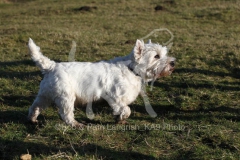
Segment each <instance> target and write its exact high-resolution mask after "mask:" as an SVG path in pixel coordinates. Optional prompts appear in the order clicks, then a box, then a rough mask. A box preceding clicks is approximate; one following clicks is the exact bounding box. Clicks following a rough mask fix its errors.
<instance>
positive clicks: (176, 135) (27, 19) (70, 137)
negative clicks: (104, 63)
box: [0, 0, 240, 160]
mask: <svg viewBox="0 0 240 160" xmlns="http://www.w3.org/2000/svg"><path fill="white" fill-rule="evenodd" d="M83 6H87V7H83ZM157 6H158V7H157ZM239 15H240V2H239V1H237V0H217V1H215V0H191V1H188V0H151V1H144V0H131V1H127V0H81V1H77V0H69V1H65V0H58V1H57V0H31V1H30V0H29V1H28V0H11V1H10V0H0V55H1V56H0V159H19V157H20V155H21V154H27V153H29V154H31V155H32V159H164V160H165V159H178V160H180V159H183V160H185V159H206V160H209V159H240V105H239V104H240V52H239V50H240V39H239V36H240V27H239V26H240V21H239ZM158 28H168V29H169V30H170V31H171V32H172V33H173V35H174V40H173V46H172V48H171V50H170V53H169V54H170V55H171V56H174V57H176V58H177V65H176V70H175V71H174V73H173V74H172V75H171V76H170V77H165V78H162V79H159V80H158V81H156V82H155V83H154V87H153V89H152V90H150V87H149V86H148V87H147V95H148V97H149V100H150V103H151V105H152V106H153V108H154V110H155V111H156V112H157V114H158V116H157V117H156V118H151V117H150V116H149V115H148V114H147V112H146V110H145V107H144V103H143V100H142V98H141V97H139V98H138V99H137V100H136V101H135V102H134V103H133V104H132V105H131V106H130V107H131V109H132V115H131V116H130V118H129V120H128V122H129V124H128V125H115V124H114V119H113V118H112V115H111V110H110V107H109V106H108V105H107V104H106V103H103V104H100V105H98V106H96V107H95V109H94V112H95V114H96V117H95V119H93V120H89V119H88V118H87V117H86V115H85V107H84V106H83V107H79V108H76V112H75V115H76V119H77V120H78V121H85V122H87V123H89V125H88V127H87V128H85V129H84V130H82V131H81V130H76V129H74V128H70V127H68V126H66V125H65V124H64V123H63V121H62V120H61V119H60V117H59V115H58V112H57V109H56V107H54V106H52V107H49V108H48V109H46V110H45V111H44V112H43V113H42V114H41V115H40V116H39V120H40V123H39V124H38V125H31V124H29V123H28V122H27V118H26V117H27V114H28V108H29V106H30V105H31V104H32V102H33V100H34V97H35V96H36V94H37V92H38V88H39V83H40V81H41V79H42V77H43V75H42V74H41V72H40V71H39V68H37V67H36V66H35V64H34V63H33V62H32V61H31V59H30V56H29V54H28V49H27V45H26V44H27V41H28V38H29V37H31V38H32V39H33V40H34V41H35V42H36V43H37V44H38V45H39V46H41V49H42V52H43V53H44V54H45V55H46V56H48V57H50V58H51V59H54V60H56V61H68V53H69V51H70V49H71V44H72V41H75V42H76V44H77V48H76V49H77V52H76V56H75V59H76V61H91V62H94V61H99V60H103V59H110V58H113V57H116V56H123V55H126V54H128V53H130V52H131V50H132V48H133V46H134V43H135V41H136V39H138V38H141V37H144V36H145V35H147V34H148V33H150V32H151V31H152V30H154V29H158ZM150 38H151V39H152V41H153V42H158V43H160V44H161V43H163V42H166V41H167V40H168V39H169V38H170V36H169V34H168V33H167V32H160V33H159V34H158V35H157V36H152V37H150Z"/></svg>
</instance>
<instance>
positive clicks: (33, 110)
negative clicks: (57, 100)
mask: <svg viewBox="0 0 240 160" xmlns="http://www.w3.org/2000/svg"><path fill="white" fill-rule="evenodd" d="M50 104H51V101H50V100H49V99H47V98H46V97H44V96H41V95H38V96H37V98H36V99H35V100H34V102H33V104H32V106H31V107H30V108H29V113H28V119H29V120H30V121H31V122H33V123H37V117H38V115H39V114H40V112H41V111H42V110H43V109H45V108H47V107H48V106H49V105H50Z"/></svg>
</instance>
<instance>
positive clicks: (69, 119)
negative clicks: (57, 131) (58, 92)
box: [55, 94, 84, 128]
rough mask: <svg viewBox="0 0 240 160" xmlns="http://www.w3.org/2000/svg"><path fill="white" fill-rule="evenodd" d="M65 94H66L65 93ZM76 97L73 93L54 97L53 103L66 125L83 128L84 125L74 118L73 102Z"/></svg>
mask: <svg viewBox="0 0 240 160" xmlns="http://www.w3.org/2000/svg"><path fill="white" fill-rule="evenodd" d="M65 95H67V94H65ZM75 100H76V97H75V96H73V95H69V96H65V97H59V98H56V99H55V103H56V105H57V106H58V108H59V114H60V116H61V118H62V119H63V121H64V122H65V123H67V124H68V125H71V126H72V127H76V128H83V127H84V125H83V124H81V123H79V122H78V121H76V120H75V118H74V113H73V112H74V102H75Z"/></svg>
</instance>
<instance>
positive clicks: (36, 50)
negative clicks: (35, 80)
mask: <svg viewBox="0 0 240 160" xmlns="http://www.w3.org/2000/svg"><path fill="white" fill-rule="evenodd" d="M28 48H29V51H30V55H31V58H32V60H33V61H34V62H35V63H36V65H37V66H38V67H39V68H40V69H41V71H42V73H43V74H44V73H46V72H48V71H50V70H51V69H52V68H53V67H54V66H55V62H54V61H52V60H50V59H49V58H47V57H45V56H44V55H43V54H42V53H41V52H40V47H38V46H37V45H36V44H35V43H34V42H33V40H32V39H31V38H29V41H28Z"/></svg>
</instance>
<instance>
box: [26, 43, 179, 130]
mask: <svg viewBox="0 0 240 160" xmlns="http://www.w3.org/2000/svg"><path fill="white" fill-rule="evenodd" d="M28 47H29V50H30V54H31V57H32V59H33V61H34V62H35V63H36V65H37V66H38V67H39V68H40V69H41V71H42V73H43V74H44V78H43V80H42V81H41V84H40V89H39V92H38V95H37V97H36V99H35V101H34V102H33V104H32V106H31V107H30V108H29V115H28V118H29V120H31V121H32V122H37V117H38V115H39V114H40V112H41V110H43V109H45V108H46V107H47V106H49V105H50V104H51V103H55V104H56V105H57V107H58V109H59V113H60V115H61V117H62V119H63V120H64V121H65V122H66V123H67V124H69V125H71V126H73V127H82V126H83V124H81V123H79V122H77V121H76V120H75V119H74V113H73V112H74V105H75V104H77V103H82V104H86V103H90V102H93V101H97V100H99V99H105V100H106V101H107V102H108V104H109V105H110V106H111V108H112V110H113V115H115V116H118V117H119V120H120V121H123V120H125V119H127V118H128V117H129V116H130V114H131V110H130V108H129V106H128V105H129V104H131V103H132V102H133V101H134V100H135V99H136V98H137V96H138V95H139V93H140V91H141V86H142V82H147V81H151V80H155V79H156V78H159V77H161V76H167V75H170V74H171V73H172V71H173V69H174V61H175V58H172V57H168V56H167V48H166V47H163V46H161V45H159V44H153V43H149V44H144V42H143V41H140V40H137V41H136V45H135V47H134V49H133V52H132V53H131V54H130V55H128V56H126V57H123V58H116V59H114V60H112V61H109V62H112V63H109V62H96V63H91V62H65V63H64V62H63V63H56V62H54V61H52V60H50V59H48V58H47V57H45V56H43V55H42V53H41V52H40V48H39V47H38V46H36V45H35V43H34V42H33V41H32V39H29V43H28Z"/></svg>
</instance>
